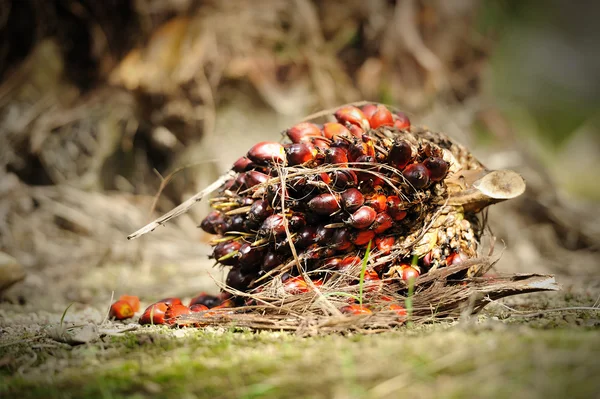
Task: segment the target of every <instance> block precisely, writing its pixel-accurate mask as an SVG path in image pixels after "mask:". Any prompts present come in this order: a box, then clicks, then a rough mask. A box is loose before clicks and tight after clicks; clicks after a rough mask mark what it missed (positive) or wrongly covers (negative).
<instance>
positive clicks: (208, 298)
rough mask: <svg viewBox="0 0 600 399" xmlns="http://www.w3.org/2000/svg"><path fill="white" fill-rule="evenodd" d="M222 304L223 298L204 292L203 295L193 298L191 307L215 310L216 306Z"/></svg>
mask: <svg viewBox="0 0 600 399" xmlns="http://www.w3.org/2000/svg"><path fill="white" fill-rule="evenodd" d="M220 304H221V298H219V297H218V296H215V295H209V294H206V293H204V292H203V293H201V294H199V295H197V296H195V297H194V298H192V300H191V301H190V305H189V306H190V307H192V306H194V305H204V306H206V307H207V308H214V307H215V306H218V305H220Z"/></svg>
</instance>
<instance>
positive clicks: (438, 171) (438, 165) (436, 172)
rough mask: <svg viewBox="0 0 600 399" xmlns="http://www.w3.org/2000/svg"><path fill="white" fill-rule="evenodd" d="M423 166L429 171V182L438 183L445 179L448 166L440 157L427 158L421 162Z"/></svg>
mask: <svg viewBox="0 0 600 399" xmlns="http://www.w3.org/2000/svg"><path fill="white" fill-rule="evenodd" d="M423 165H425V167H426V168H427V170H428V171H429V178H430V179H431V181H440V180H443V179H444V177H446V174H447V173H448V168H449V167H450V165H449V164H448V162H446V161H444V160H443V159H442V158H440V157H429V158H427V159H426V160H425V161H423Z"/></svg>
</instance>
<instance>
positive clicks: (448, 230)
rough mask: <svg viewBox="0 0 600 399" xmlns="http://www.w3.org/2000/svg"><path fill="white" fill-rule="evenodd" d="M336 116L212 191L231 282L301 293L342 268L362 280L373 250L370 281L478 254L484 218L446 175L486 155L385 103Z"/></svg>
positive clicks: (219, 251) (214, 228)
mask: <svg viewBox="0 0 600 399" xmlns="http://www.w3.org/2000/svg"><path fill="white" fill-rule="evenodd" d="M333 118H334V119H335V122H334V121H331V122H326V123H323V124H316V123H311V122H303V123H300V124H297V125H295V126H293V127H291V128H290V129H288V130H287V131H285V135H286V136H287V138H288V139H289V141H290V142H288V143H277V142H261V143H258V144H256V145H254V146H253V147H252V148H250V150H249V151H248V153H247V154H246V156H244V157H242V158H240V159H238V160H237V161H236V162H235V163H234V165H233V168H232V169H233V171H234V172H236V175H235V177H233V178H231V179H229V180H228V181H227V182H226V183H225V184H223V186H222V187H221V188H220V190H219V193H218V194H217V195H216V196H215V197H214V198H212V199H211V206H212V208H213V211H211V212H210V214H208V215H207V216H206V218H205V219H204V220H203V221H202V223H201V225H200V227H201V228H202V229H203V230H204V231H206V232H207V233H210V234H215V235H217V237H216V238H215V239H213V240H212V242H211V243H212V245H213V246H214V249H213V253H212V257H213V258H214V259H215V261H216V262H218V263H219V264H220V265H222V266H224V267H228V268H230V270H229V272H228V274H227V279H226V284H227V286H228V287H229V288H230V289H232V290H237V291H241V292H250V291H252V290H260V289H261V286H262V285H264V284H265V283H268V282H270V281H272V280H274V279H280V282H281V283H282V284H283V286H284V288H285V291H286V292H288V293H291V294H294V293H299V292H305V291H306V290H308V287H309V286H313V284H321V283H322V282H324V281H325V282H327V281H329V280H330V279H332V278H336V276H340V275H345V276H348V275H350V276H351V277H352V278H353V279H354V281H355V280H356V278H357V277H358V275H359V274H361V268H362V265H363V259H366V257H365V254H366V253H367V252H368V254H369V256H368V259H366V260H365V261H366V262H367V267H366V270H365V271H363V274H364V281H367V280H369V281H371V282H373V281H380V280H382V281H389V280H395V281H402V280H408V279H410V278H413V277H418V276H419V275H420V274H422V273H426V272H427V271H429V270H432V269H436V268H439V267H444V266H447V265H449V264H453V263H455V262H459V261H462V260H464V259H467V258H472V257H474V256H476V252H477V245H478V240H479V232H478V230H477V229H476V228H475V226H476V224H475V223H476V221H477V219H476V217H475V215H474V214H464V212H462V211H461V209H460V208H457V207H451V206H447V205H446V204H445V201H446V200H447V198H448V186H447V184H446V180H447V178H448V177H449V176H450V175H452V173H453V172H455V171H457V170H461V169H470V168H475V167H477V166H478V163H477V161H476V160H474V159H472V157H470V155H468V153H466V152H465V151H463V149H462V148H461V147H460V146H457V145H456V144H455V143H453V142H451V141H450V140H449V139H447V137H445V136H443V135H441V134H437V133H432V132H429V131H427V130H423V129H419V128H415V127H412V126H411V123H410V121H409V119H408V118H407V116H406V115H404V114H403V113H399V112H392V111H390V110H389V109H388V108H387V107H385V106H383V105H379V104H368V105H365V106H362V107H360V108H359V107H355V106H344V107H342V108H340V109H338V110H337V111H336V112H335V113H334V115H333ZM333 118H332V120H333ZM465 154H466V155H465ZM367 247H369V251H367ZM306 273H308V275H310V276H311V280H312V283H311V282H307V281H306V280H305V277H306V276H307V274H306ZM234 299H235V297H234ZM238 300H239V302H238V303H242V300H241V299H239V298H238Z"/></svg>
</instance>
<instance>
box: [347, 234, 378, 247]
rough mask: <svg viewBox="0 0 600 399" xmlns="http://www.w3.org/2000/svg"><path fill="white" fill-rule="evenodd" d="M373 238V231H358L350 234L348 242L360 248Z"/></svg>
mask: <svg viewBox="0 0 600 399" xmlns="http://www.w3.org/2000/svg"><path fill="white" fill-rule="evenodd" d="M373 238H375V232H374V231H373V230H359V231H357V232H355V233H353V234H352V236H351V238H350V241H352V244H354V245H358V246H362V245H367V244H368V243H369V242H370V241H371V240H372V239H373Z"/></svg>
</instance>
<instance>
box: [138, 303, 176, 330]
mask: <svg viewBox="0 0 600 399" xmlns="http://www.w3.org/2000/svg"><path fill="white" fill-rule="evenodd" d="M168 307H169V305H167V304H166V303H164V302H157V303H153V304H152V305H150V306H148V307H147V308H146V310H144V313H143V314H142V316H140V320H139V323H140V324H142V325H144V324H165V312H166V311H167V309H168Z"/></svg>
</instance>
